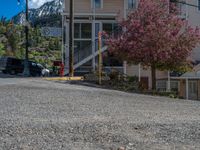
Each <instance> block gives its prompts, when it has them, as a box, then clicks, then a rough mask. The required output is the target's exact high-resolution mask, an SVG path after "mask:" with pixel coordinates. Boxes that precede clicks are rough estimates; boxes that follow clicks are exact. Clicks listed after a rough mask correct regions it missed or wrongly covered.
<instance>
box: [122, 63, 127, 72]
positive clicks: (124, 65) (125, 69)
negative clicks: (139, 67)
mask: <svg viewBox="0 0 200 150" xmlns="http://www.w3.org/2000/svg"><path fill="white" fill-rule="evenodd" d="M123 72H124V74H127V61H124V62H123Z"/></svg>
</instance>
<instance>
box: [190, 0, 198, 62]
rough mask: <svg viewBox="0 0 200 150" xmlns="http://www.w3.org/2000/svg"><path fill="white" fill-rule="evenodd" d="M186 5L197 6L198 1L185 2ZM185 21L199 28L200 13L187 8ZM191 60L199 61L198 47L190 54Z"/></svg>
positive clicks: (194, 8) (194, 9) (193, 8)
mask: <svg viewBox="0 0 200 150" xmlns="http://www.w3.org/2000/svg"><path fill="white" fill-rule="evenodd" d="M187 3H189V4H192V5H195V6H198V0H187ZM187 14H188V16H187V20H188V23H189V25H191V26H193V27H196V26H199V27H200V11H199V10H198V8H196V7H192V6H187ZM191 56H192V59H193V60H200V46H198V47H197V48H195V49H194V50H193V52H192V54H191Z"/></svg>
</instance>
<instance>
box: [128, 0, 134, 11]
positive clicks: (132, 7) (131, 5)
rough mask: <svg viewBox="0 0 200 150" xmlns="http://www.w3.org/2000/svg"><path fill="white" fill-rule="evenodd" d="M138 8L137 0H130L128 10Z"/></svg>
mask: <svg viewBox="0 0 200 150" xmlns="http://www.w3.org/2000/svg"><path fill="white" fill-rule="evenodd" d="M135 8H136V0H128V9H135Z"/></svg>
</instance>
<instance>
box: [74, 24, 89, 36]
mask: <svg viewBox="0 0 200 150" xmlns="http://www.w3.org/2000/svg"><path fill="white" fill-rule="evenodd" d="M74 37H75V38H77V39H79V38H85V39H90V38H91V37H92V24H91V23H75V25H74Z"/></svg>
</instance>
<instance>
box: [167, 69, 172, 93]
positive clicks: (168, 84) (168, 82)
mask: <svg viewBox="0 0 200 150" xmlns="http://www.w3.org/2000/svg"><path fill="white" fill-rule="evenodd" d="M167 91H168V92H170V91H171V80H170V71H168V72H167Z"/></svg>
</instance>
